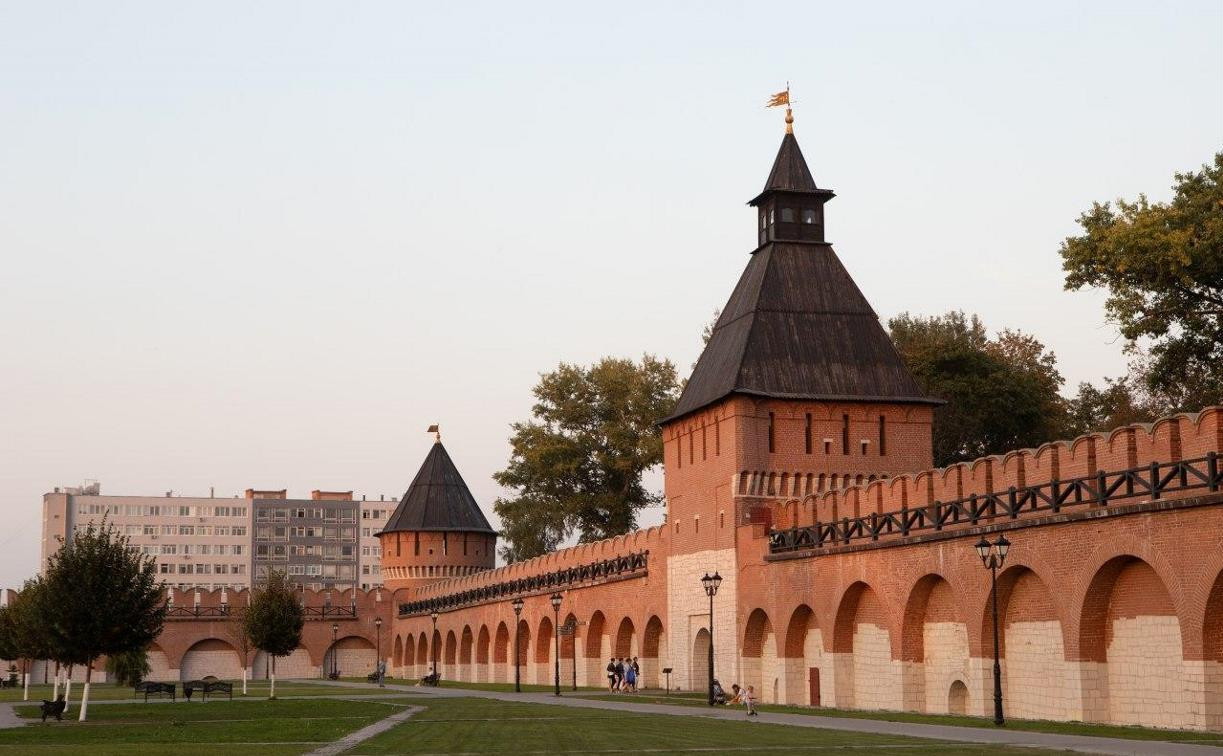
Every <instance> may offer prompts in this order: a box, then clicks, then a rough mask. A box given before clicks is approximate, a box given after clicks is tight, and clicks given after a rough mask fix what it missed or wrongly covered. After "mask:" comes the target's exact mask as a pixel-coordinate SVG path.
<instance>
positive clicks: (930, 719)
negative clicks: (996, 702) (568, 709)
mask: <svg viewBox="0 0 1223 756" xmlns="http://www.w3.org/2000/svg"><path fill="white" fill-rule="evenodd" d="M581 697H582V698H590V699H593V700H596V701H622V702H626V703H657V704H680V705H683V706H697V707H703V706H708V704H707V703H706V698H705V696H704V695H701V694H695V693H687V692H686V693H672V694H671V695H669V696H667V695H660V694H658V693H655V692H653V691H651V692H649V693H636V694H633V693H628V694H621V693H617V694H604V695H582V696H581ZM757 708H759V709H760V711H762V712H764V711H773V712H781V713H785V714H807V715H810V716H815V717H848V718H851V719H879V720H883V721H885V722H907V723H914V724H935V725H952V726H954V727H993V726H994V721H993V720H992V719H987V718H985V717H966V716H959V715H954V714H915V713H911V712H903V711H857V710H854V709H827V708H818V709H817V708H812V707H809V706H775V705H770V704H762V705H760V706H759V707H757ZM1006 727H1007V729H1010V730H1023V731H1027V732H1051V733H1058V734H1061V735H1089V736H1095V737H1104V738H1128V739H1131V740H1173V741H1194V742H1198V743H1201V744H1203V745H1219V746H1223V733H1212V732H1197V731H1194V730H1157V729H1154V728H1150V727H1127V726H1123V725H1106V724H1091V723H1088V722H1051V721H1048V720H1040V719H1011V720H1007V723H1006Z"/></svg>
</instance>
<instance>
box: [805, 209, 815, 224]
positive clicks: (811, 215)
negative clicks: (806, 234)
mask: <svg viewBox="0 0 1223 756" xmlns="http://www.w3.org/2000/svg"><path fill="white" fill-rule="evenodd" d="M813 223H815V211H814V210H812V209H811V208H807V209H805V210H803V224H804V225H807V226H810V225H812V224H813Z"/></svg>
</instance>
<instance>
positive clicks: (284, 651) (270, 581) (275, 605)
mask: <svg viewBox="0 0 1223 756" xmlns="http://www.w3.org/2000/svg"><path fill="white" fill-rule="evenodd" d="M243 621H244V622H245V623H246V634H247V635H248V636H249V637H250V642H251V645H252V646H254V647H255V648H257V649H259V650H260V651H263V652H264V653H267V654H269V655H270V656H272V669H273V672H272V689H271V691H270V693H269V697H271V698H275V697H276V677H275V675H276V673H275V669H276V666H275V665H276V659H275V657H277V656H288V655H289V654H291V653H293V651H294V650H295V649H296V648H297V647H298V646H300V645H301V637H302V628H303V627H304V626H305V624H306V616H305V612H304V611H303V610H302V606H301V603H300V602H299V601H298V598H297V594H296V593H295V592H294V591H293V588H292V586H291V585H290V584H289V580H288V578H287V577H286V576H285V574H284V573H283V572H279V571H277V570H273V571H272V572H271V573H269V574H268V577H267V580H266V581H265V582H264V583H263V584H262V585H260V586H258V587H256V588H255V589H254V592H253V595H252V596H251V603H250V606H248V607H247V608H246V612H245V614H244V615H243Z"/></svg>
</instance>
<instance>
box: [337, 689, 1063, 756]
mask: <svg viewBox="0 0 1223 756" xmlns="http://www.w3.org/2000/svg"><path fill="white" fill-rule="evenodd" d="M413 704H414V705H421V706H425V707H427V708H426V710H425V711H423V712H420V713H418V714H416V715H415V716H413V717H411V718H410V719H408V720H407V721H405V722H403V723H402V724H399V725H397V726H396V727H395V728H394V729H392V730H390V731H388V732H385V733H383V734H381V735H378V736H375V737H374V738H372V739H370V740H367V741H365V742H364V743H362V744H360V745H359V746H357V747H356V748H354V749H353V750H351V751H349V752H348V753H349V754H350V755H351V756H357V755H361V754H414V753H416V754H422V753H428V754H444V753H505V754H553V753H598V752H600V751H613V752H618V753H627V752H632V751H644V750H648V751H649V752H650V753H651V754H652V756H661V755H663V754H683V753H705V754H708V753H710V752H716V753H734V752H735V751H736V750H742V751H744V752H746V753H750V754H752V756H767V755H768V754H778V756H780V755H782V754H785V755H787V756H790V755H792V754H797V753H818V752H823V751H825V750H832V749H841V748H847V749H853V751H854V752H858V753H872V752H875V750H874V749H878V751H880V752H888V751H890V750H892V749H895V751H896V752H897V753H900V754H949V755H950V756H955V755H957V754H963V755H967V754H979V753H981V752H982V747H981V746H980V745H973V744H955V743H948V742H945V741H937V740H920V739H916V738H902V737H893V736H887V735H866V734H859V733H848V732H835V731H829V730H813V729H809V728H805V727H787V726H784V725H769V724H762V723H760V722H749V721H746V720H744V721H724V720H715V719H706V718H698V717H675V716H668V715H664V714H634V713H630V712H623V713H619V712H615V711H599V710H592V709H574V708H569V707H564V706H548V705H545V704H527V703H515V702H504V701H494V700H489V699H480V698H448V699H423V700H420V701H416V700H413ZM989 752H990V753H991V754H999V755H1000V756H1034V755H1036V754H1051V753H1055V752H1054V751H1042V750H1036V749H1031V748H1005V747H992V746H991V747H990V748H989Z"/></svg>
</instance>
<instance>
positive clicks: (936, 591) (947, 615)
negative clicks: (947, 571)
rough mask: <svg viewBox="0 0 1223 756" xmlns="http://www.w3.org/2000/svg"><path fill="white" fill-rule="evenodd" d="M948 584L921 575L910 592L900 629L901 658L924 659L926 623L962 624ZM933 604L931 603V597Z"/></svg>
mask: <svg viewBox="0 0 1223 756" xmlns="http://www.w3.org/2000/svg"><path fill="white" fill-rule="evenodd" d="M953 594H954V591H953V590H952V588H951V583H949V582H948V581H947V578H945V577H943V576H942V575H940V574H938V573H936V572H931V573H927V574H926V575H923V576H922V577H921V578H919V579H918V580H917V582H916V583H914V584H913V587H912V588H911V589H909V597H908V599H907V600H906V601H905V611H904V616H903V618H902V620H901V629H900V658H901V659H903V660H904V661H913V662H920V661H923V660H924V659H925V658H926V649H925V626H926V623H927V622H959V623H962V624H965V625H966V626H967V623H965V622H964V616H963V612H962V611H961V608H960V606H959V605H958V604H957V603H956V602H955V600H954V598H953ZM932 596H933V597H934V601H933V602H931V597H932Z"/></svg>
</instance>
